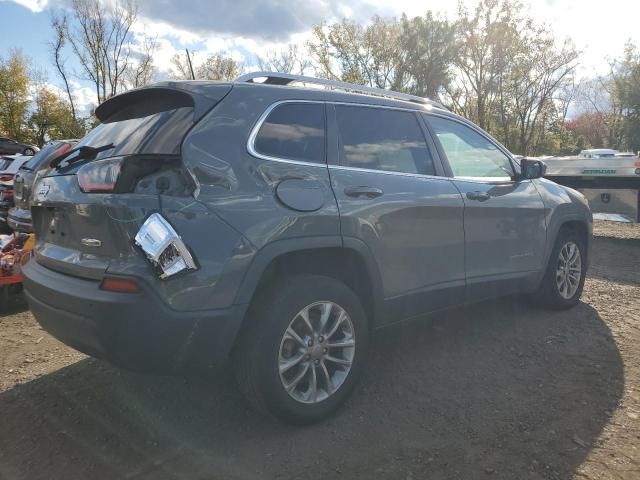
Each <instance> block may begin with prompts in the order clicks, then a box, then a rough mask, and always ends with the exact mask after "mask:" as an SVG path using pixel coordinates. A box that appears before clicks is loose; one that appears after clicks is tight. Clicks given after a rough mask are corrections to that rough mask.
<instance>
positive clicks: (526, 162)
mask: <svg viewBox="0 0 640 480" xmlns="http://www.w3.org/2000/svg"><path fill="white" fill-rule="evenodd" d="M546 173H547V165H546V164H545V163H544V162H542V161H540V160H531V159H529V158H522V159H521V160H520V175H521V177H522V178H526V179H528V180H532V179H534V178H541V177H544V176H545V174H546Z"/></svg>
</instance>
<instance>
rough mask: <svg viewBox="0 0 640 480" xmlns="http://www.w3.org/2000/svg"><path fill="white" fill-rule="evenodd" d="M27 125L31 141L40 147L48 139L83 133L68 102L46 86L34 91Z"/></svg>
mask: <svg viewBox="0 0 640 480" xmlns="http://www.w3.org/2000/svg"><path fill="white" fill-rule="evenodd" d="M29 125H30V126H31V129H32V141H33V142H34V143H36V144H37V145H38V146H40V147H41V146H42V145H43V144H44V143H45V142H46V141H47V140H49V139H61V138H79V137H82V136H83V135H84V133H85V132H84V128H82V126H81V125H79V124H78V122H77V120H76V119H75V118H74V115H73V112H72V110H71V105H70V104H69V102H68V101H66V100H64V99H62V98H60V96H59V95H58V94H57V93H56V92H55V91H53V90H52V89H51V88H50V87H48V86H42V87H40V88H39V89H38V91H37V93H36V98H35V109H34V111H33V113H32V114H31V117H30V119H29Z"/></svg>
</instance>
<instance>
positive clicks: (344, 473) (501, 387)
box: [0, 224, 640, 480]
mask: <svg viewBox="0 0 640 480" xmlns="http://www.w3.org/2000/svg"><path fill="white" fill-rule="evenodd" d="M596 235H598V237H597V238H596V239H595V241H594V255H593V258H592V270H591V275H590V277H589V278H588V280H587V283H586V287H585V291H584V296H583V303H581V304H580V305H578V306H577V307H576V308H574V309H572V310H570V311H565V312H549V311H545V310H539V309H535V308H532V307H528V306H525V305H523V304H522V303H521V302H519V301H518V300H517V299H505V300H500V301H497V302H487V303H483V304H481V305H477V306H473V307H470V308H468V309H460V310H456V311H451V312H447V313H445V314H440V315H438V316H436V317H432V318H428V319H425V321H422V322H416V323H412V324H408V325H405V326H403V327H402V328H393V329H387V330H385V331H383V332H380V333H379V334H378V335H377V336H376V338H375V342H374V343H375V353H374V354H373V355H372V358H371V360H370V364H369V368H368V370H367V372H366V374H365V376H364V378H363V381H362V382H361V383H360V384H359V386H358V388H357V389H356V391H355V394H354V395H353V396H352V397H351V399H350V400H349V401H348V402H347V404H346V405H345V407H344V408H343V409H341V410H340V411H339V412H338V414H337V415H335V416H334V417H332V418H330V419H329V420H327V421H325V422H323V423H321V424H318V425H315V426H312V427H305V428H295V427H290V426H287V425H283V424H280V423H278V422H277V421H275V420H272V419H270V418H265V417H263V416H259V415H257V414H255V413H254V412H253V411H251V410H250V409H248V408H247V407H246V406H245V404H244V403H243V402H242V401H241V399H240V398H239V397H238V395H237V394H236V393H235V392H234V390H232V389H231V388H229V386H228V384H227V382H226V381H225V380H224V379H221V378H216V379H214V380H213V381H209V382H205V381H203V380H198V381H194V380H185V379H180V378H162V377H146V376H141V375H136V374H132V373H126V372H121V371H118V370H117V369H115V368H112V367H110V366H109V365H106V364H104V363H102V362H99V361H95V360H92V359H89V358H87V357H85V356H83V355H81V354H79V353H76V352H74V351H73V350H71V349H69V348H67V347H65V346H64V345H62V344H60V343H59V342H57V341H56V340H54V339H52V338H51V337H49V336H48V335H47V334H46V333H45V332H43V331H42V330H41V329H40V328H39V327H38V326H37V324H36V323H35V322H34V320H33V318H32V316H31V314H30V313H29V312H28V311H25V310H24V307H23V306H20V305H16V306H15V307H14V310H13V311H12V312H11V313H10V314H7V315H5V316H3V317H0V419H1V420H2V421H1V422H0V479H52V478H53V479H57V478H64V479H87V478H91V479H103V478H104V479H113V478H130V479H154V480H155V479H174V478H176V479H178V478H188V479H236V478H237V479H263V478H274V479H279V478H282V479H289V478H305V479H320V478H336V479H338V478H349V479H351V478H381V479H394V480H397V479H400V480H413V479H415V480H417V479H427V478H428V479H464V480H467V479H485V478H487V479H488V478H500V479H510V480H513V479H572V478H573V479H594V480H595V479H625V480H638V479H639V478H640V450H639V449H640V419H639V416H640V348H638V344H639V343H640V277H638V272H639V271H640V260H639V257H640V228H639V227H638V226H637V225H635V226H631V227H627V226H624V228H622V227H620V226H619V225H615V226H612V228H608V227H607V225H604V224H598V225H597V227H596ZM634 239H635V240H634Z"/></svg>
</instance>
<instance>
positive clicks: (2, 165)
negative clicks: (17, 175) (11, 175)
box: [0, 157, 13, 170]
mask: <svg viewBox="0 0 640 480" xmlns="http://www.w3.org/2000/svg"><path fill="white" fill-rule="evenodd" d="M12 161H13V158H4V157H3V158H0V170H6V169H7V168H9V165H11V162H12Z"/></svg>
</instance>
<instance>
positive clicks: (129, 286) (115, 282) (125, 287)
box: [100, 277, 140, 293]
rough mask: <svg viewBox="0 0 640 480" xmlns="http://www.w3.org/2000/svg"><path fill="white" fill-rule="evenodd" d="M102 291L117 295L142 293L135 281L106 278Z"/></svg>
mask: <svg viewBox="0 0 640 480" xmlns="http://www.w3.org/2000/svg"><path fill="white" fill-rule="evenodd" d="M100 289H102V290H107V291H109V292H117V293H138V292H139V291H140V287H139V286H138V283H137V282H136V281H135V280H130V279H128V278H114V277H105V278H104V279H103V280H102V283H100Z"/></svg>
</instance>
